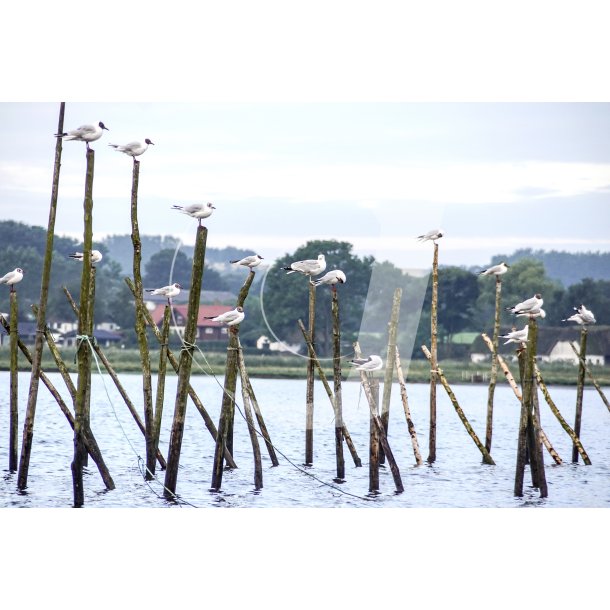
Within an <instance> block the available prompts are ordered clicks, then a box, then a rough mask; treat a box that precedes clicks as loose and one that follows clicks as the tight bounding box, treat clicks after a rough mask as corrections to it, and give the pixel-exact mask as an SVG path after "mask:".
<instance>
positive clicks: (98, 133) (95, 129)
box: [55, 121, 110, 150]
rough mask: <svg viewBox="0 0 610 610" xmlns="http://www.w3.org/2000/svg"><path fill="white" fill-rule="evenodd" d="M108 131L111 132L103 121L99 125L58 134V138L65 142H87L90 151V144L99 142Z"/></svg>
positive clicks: (86, 126) (83, 126) (81, 127)
mask: <svg viewBox="0 0 610 610" xmlns="http://www.w3.org/2000/svg"><path fill="white" fill-rule="evenodd" d="M104 129H105V130H106V131H110V130H109V129H108V127H106V125H104V123H102V122H101V121H100V122H99V123H98V124H97V125H81V126H80V127H79V128H78V129H73V130H72V131H68V132H64V133H56V134H55V137H56V138H63V139H64V140H76V141H78V142H85V143H86V144H87V150H89V142H94V141H95V140H99V139H100V138H101V137H102V134H103V133H104Z"/></svg>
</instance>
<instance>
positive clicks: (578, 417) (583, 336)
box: [572, 326, 587, 464]
mask: <svg viewBox="0 0 610 610" xmlns="http://www.w3.org/2000/svg"><path fill="white" fill-rule="evenodd" d="M578 358H579V362H578V382H577V384H578V385H577V386H576V414H575V416H574V434H576V436H577V437H578V438H580V424H581V421H582V399H583V394H584V388H585V367H584V366H583V362H586V361H587V329H586V327H584V326H583V328H582V330H581V331H580V354H579V356H578ZM572 463H573V464H576V463H578V447H577V446H576V445H574V446H573V447H572Z"/></svg>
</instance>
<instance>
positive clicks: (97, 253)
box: [68, 250, 104, 264]
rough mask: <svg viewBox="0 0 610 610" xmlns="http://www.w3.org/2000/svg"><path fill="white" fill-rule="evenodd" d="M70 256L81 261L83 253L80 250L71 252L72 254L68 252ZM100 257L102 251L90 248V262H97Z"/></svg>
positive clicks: (83, 256)
mask: <svg viewBox="0 0 610 610" xmlns="http://www.w3.org/2000/svg"><path fill="white" fill-rule="evenodd" d="M68 256H69V257H70V258H73V259H74V260H75V261H80V262H81V263H82V262H83V259H84V258H85V255H84V254H83V253H82V252H73V253H72V254H68ZM102 258H104V257H103V256H102V253H101V252H100V251H99V250H91V264H95V263H99V262H100V261H101V260H102Z"/></svg>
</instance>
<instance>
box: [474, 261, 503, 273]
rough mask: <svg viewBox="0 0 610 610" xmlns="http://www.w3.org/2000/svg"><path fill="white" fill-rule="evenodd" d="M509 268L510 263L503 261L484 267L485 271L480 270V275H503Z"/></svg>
mask: <svg viewBox="0 0 610 610" xmlns="http://www.w3.org/2000/svg"><path fill="white" fill-rule="evenodd" d="M509 268H510V265H507V264H506V263H505V262H501V263H500V264H499V265H494V266H493V267H488V268H487V269H483V271H479V275H503V274H504V273H506V272H507V271H508V269H509Z"/></svg>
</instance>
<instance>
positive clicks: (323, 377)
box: [298, 320, 362, 467]
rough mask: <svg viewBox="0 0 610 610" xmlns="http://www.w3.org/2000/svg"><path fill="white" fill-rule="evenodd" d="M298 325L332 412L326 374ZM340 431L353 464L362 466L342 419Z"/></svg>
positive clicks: (333, 400)
mask: <svg viewBox="0 0 610 610" xmlns="http://www.w3.org/2000/svg"><path fill="white" fill-rule="evenodd" d="M298 325H299V328H300V329H301V333H303V338H304V339H305V343H306V344H307V349H308V350H309V357H310V358H311V359H312V361H313V363H314V365H315V366H316V368H317V369H318V376H319V377H320V381H321V382H322V385H323V386H324V389H325V390H326V395H327V396H328V400H330V404H331V407H332V408H333V412H334V410H335V397H334V396H333V392H332V390H331V389H330V385H329V383H328V380H327V379H326V375H325V374H324V370H323V369H322V365H321V364H320V360H319V358H318V356H317V355H316V352H315V350H314V347H313V345H312V343H311V341H310V340H309V334H308V333H307V331H306V330H305V326H304V324H303V321H302V320H298ZM341 432H342V435H343V438H344V439H345V442H346V444H347V447H348V449H349V450H350V453H351V454H352V459H353V460H354V465H355V466H356V467H360V466H362V460H361V459H360V458H359V457H358V453H357V452H356V447H355V446H354V443H353V441H352V437H351V435H350V433H349V431H348V429H347V426H346V425H345V422H344V421H342V428H341Z"/></svg>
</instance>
